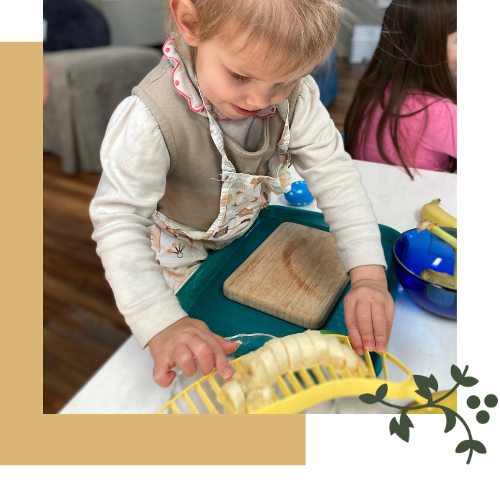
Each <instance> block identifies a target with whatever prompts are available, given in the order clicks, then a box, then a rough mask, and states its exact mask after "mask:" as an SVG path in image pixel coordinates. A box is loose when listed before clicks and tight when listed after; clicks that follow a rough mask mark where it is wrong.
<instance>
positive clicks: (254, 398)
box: [246, 387, 273, 413]
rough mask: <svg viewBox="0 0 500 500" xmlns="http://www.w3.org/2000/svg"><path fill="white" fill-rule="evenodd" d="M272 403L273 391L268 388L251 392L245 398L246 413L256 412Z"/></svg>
mask: <svg viewBox="0 0 500 500" xmlns="http://www.w3.org/2000/svg"><path fill="white" fill-rule="evenodd" d="M272 402H273V391H272V389H271V388H270V387H265V388H263V389H257V390H253V391H251V392H249V393H248V396H247V404H246V408H247V412H248V413H250V412H253V411H257V410H259V409H260V408H262V407H264V406H267V405H269V404H271V403H272Z"/></svg>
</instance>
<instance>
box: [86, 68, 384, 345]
mask: <svg viewBox="0 0 500 500" xmlns="http://www.w3.org/2000/svg"><path fill="white" fill-rule="evenodd" d="M186 105H187V104H186ZM255 120H261V119H260V118H257V117H247V118H245V119H243V120H228V121H220V122H219V125H220V127H221V129H222V130H223V132H224V133H225V134H226V135H229V136H230V137H231V138H232V139H233V140H235V142H237V143H238V144H239V145H240V147H247V148H249V150H252V149H253V150H255V149H256V148H257V146H258V144H259V141H260V136H259V134H261V133H262V131H263V127H262V126H261V123H262V121H261V122H260V123H259V122H255ZM290 131H291V138H290V145H289V151H290V153H291V154H292V163H293V165H294V167H295V169H296V170H297V172H298V173H299V175H301V176H302V177H303V178H304V179H305V181H306V183H307V186H308V188H309V190H310V191H311V193H312V195H313V196H314V197H315V198H316V200H317V203H318V207H319V208H320V209H321V210H322V212H323V214H324V217H325V221H326V222H327V224H328V225H329V227H330V230H331V232H332V234H333V235H334V237H335V239H336V241H337V247H338V251H339V255H340V258H341V260H342V263H343V265H344V267H345V269H346V271H347V272H349V271H350V270H351V269H352V268H354V267H358V266H362V265H370V264H376V265H382V266H384V267H386V262H385V258H384V253H383V249H382V245H381V240H380V231H379V228H378V225H377V221H376V218H375V214H374V212H373V208H372V205H371V202H370V200H369V199H368V196H367V193H366V190H365V189H364V187H363V185H362V184H361V176H360V174H359V172H358V170H357V168H356V166H355V165H354V163H353V161H352V160H351V158H350V156H349V155H348V154H347V153H346V152H345V151H344V148H343V142H342V138H341V136H340V133H339V132H338V131H337V129H336V128H335V126H334V124H333V122H332V120H331V119H330V116H329V114H328V111H327V110H326V109H325V108H324V106H323V105H322V104H321V102H320V100H319V90H318V87H317V85H316V84H315V82H314V80H313V79H312V78H311V77H307V78H305V79H304V80H303V83H302V86H301V89H300V93H299V97H298V99H297V103H296V107H295V112H294V117H293V122H292V124H291V126H290ZM207 140H208V141H210V140H212V139H211V137H210V136H209V135H208V134H207ZM101 162H102V168H103V173H102V177H101V181H100V183H99V186H98V188H97V192H96V195H95V197H94V199H93V200H92V202H91V205H90V216H91V219H92V222H93V224H94V233H93V235H92V237H93V239H94V240H95V241H96V242H97V253H98V255H99V256H100V258H101V259H102V263H103V266H104V269H105V273H106V278H107V280H108V281H109V283H110V285H111V288H112V289H113V292H114V295H115V299H116V303H117V306H118V309H119V310H120V312H121V313H122V314H123V315H124V317H125V320H126V322H127V324H128V325H129V326H130V328H131V330H132V332H133V334H134V335H135V337H136V338H137V340H138V342H139V345H140V346H141V347H142V348H143V347H145V346H146V345H147V343H148V342H149V340H150V339H151V338H152V337H154V336H155V335H156V334H157V333H159V332H160V331H162V330H163V329H165V328H167V327H168V326H170V325H171V324H173V323H175V322H176V321H178V320H179V319H181V318H183V317H185V316H187V314H186V312H185V311H184V310H183V309H182V307H181V305H180V303H179V301H178V299H177V298H176V297H175V295H174V293H173V291H172V290H171V289H170V288H169V287H168V286H167V284H166V283H165V280H164V278H163V273H162V269H161V267H160V266H159V265H158V264H157V263H156V261H155V252H154V250H153V249H152V248H151V242H150V232H149V229H148V227H149V226H151V225H152V224H153V220H152V215H153V213H154V211H155V209H156V206H157V203H158V201H159V200H160V199H161V198H162V197H163V195H164V191H165V186H166V182H167V181H168V179H167V174H168V170H169V165H170V159H169V154H168V150H167V147H166V144H165V141H164V139H163V136H162V133H161V131H160V129H159V127H158V125H157V123H156V121H155V119H154V118H153V116H152V114H151V113H150V111H149V109H148V108H147V107H146V105H145V104H144V103H143V102H142V101H141V99H140V98H139V97H136V96H132V97H128V98H127V99H125V100H124V101H123V102H122V103H121V104H120V105H119V106H118V108H117V109H116V111H115V112H114V114H113V116H112V118H111V120H110V122H109V125H108V128H107V131H106V135H105V138H104V141H103V144H102V148H101ZM180 165H182V162H179V166H180Z"/></svg>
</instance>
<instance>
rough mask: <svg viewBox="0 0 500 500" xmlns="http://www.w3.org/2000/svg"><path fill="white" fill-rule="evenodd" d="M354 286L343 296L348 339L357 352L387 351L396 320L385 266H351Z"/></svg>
mask: <svg viewBox="0 0 500 500" xmlns="http://www.w3.org/2000/svg"><path fill="white" fill-rule="evenodd" d="M350 276H351V290H350V291H349V293H348V294H347V295H346V297H345V299H344V316H345V323H346V326H347V331H348V332H349V340H350V341H351V344H352V347H353V349H354V351H355V352H356V354H359V355H361V354H364V352H365V349H366V350H367V351H373V349H374V348H375V346H376V347H377V350H378V351H379V352H384V351H385V350H386V349H387V344H388V343H389V337H390V335H391V329H392V323H393V320H394V300H393V299H392V297H391V294H390V293H389V292H388V290H387V280H386V277H385V273H384V268H383V267H382V266H360V267H355V268H354V269H351V272H350Z"/></svg>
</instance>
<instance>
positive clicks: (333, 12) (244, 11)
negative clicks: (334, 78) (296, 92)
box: [173, 0, 341, 81]
mask: <svg viewBox="0 0 500 500" xmlns="http://www.w3.org/2000/svg"><path fill="white" fill-rule="evenodd" d="M191 1H192V3H193V5H194V7H195V8H196V12H197V19H196V26H195V31H196V35H197V37H198V38H199V40H200V41H202V42H203V41H206V40H209V39H211V38H212V37H214V36H216V35H222V36H224V38H227V39H234V37H236V36H238V35H239V34H241V33H248V37H247V39H246V41H245V44H244V46H243V47H242V49H241V50H243V49H245V48H248V47H251V48H252V50H261V51H262V56H263V58H266V57H267V56H269V55H271V57H270V60H272V62H273V64H274V69H275V73H276V74H278V73H280V74H279V76H280V77H281V76H286V78H287V80H289V81H292V80H295V79H296V78H298V77H299V76H302V75H301V74H299V73H301V72H303V71H304V69H305V68H311V69H312V67H314V66H316V65H317V64H319V63H320V62H322V61H324V60H326V58H327V57H328V56H329V54H330V52H331V50H332V48H333V45H334V43H335V38H336V36H337V32H338V29H339V26H340V16H341V8H340V0H191ZM173 26H175V24H174V25H173ZM174 44H175V45H176V49H177V50H178V51H180V52H181V53H182V52H183V51H184V52H186V50H187V51H188V52H189V53H188V54H184V55H185V56H186V55H187V56H188V58H189V60H190V62H191V64H192V65H193V67H196V48H195V47H188V48H187V49H186V48H185V47H184V49H183V47H182V44H181V43H179V41H178V40H175V41H174ZM285 67H286V70H285V71H283V68H285Z"/></svg>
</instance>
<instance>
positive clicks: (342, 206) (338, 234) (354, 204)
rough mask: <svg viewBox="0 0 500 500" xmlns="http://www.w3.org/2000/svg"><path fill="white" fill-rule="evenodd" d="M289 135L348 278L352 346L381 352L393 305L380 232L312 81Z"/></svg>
mask: <svg viewBox="0 0 500 500" xmlns="http://www.w3.org/2000/svg"><path fill="white" fill-rule="evenodd" d="M290 131H291V141H290V152H291V153H292V163H293V165H294V166H295V168H296V170H297V172H298V173H299V175H301V176H302V177H303V178H304V179H305V181H306V183H307V185H308V187H309V189H310V191H311V193H312V195H313V196H314V197H315V198H316V201H317V203H318V207H319V208H320V209H321V211H322V212H323V214H324V216H325V221H326V222H327V223H328V225H329V227H330V230H331V232H332V234H333V235H334V236H335V239H336V241H337V247H338V250H339V255H340V258H341V260H342V263H343V264H344V267H345V269H346V271H347V272H349V273H350V277H351V285H352V288H351V291H350V292H349V293H348V295H347V296H346V298H345V300H344V309H345V319H346V325H347V328H348V331H349V338H350V340H351V343H352V345H353V347H354V349H355V351H356V352H358V353H361V354H362V352H363V346H364V347H365V348H366V349H368V350H373V347H374V345H376V347H377V349H378V350H380V351H385V350H386V346H387V343H388V341H389V336H390V331H391V328H392V321H393V317H394V301H393V300H392V297H391V295H390V294H389V292H388V291H387V281H386V278H385V273H384V269H385V268H386V267H387V265H386V261H385V258H384V252H383V248H382V244H381V239H380V230H379V227H378V224H377V219H376V217H375V214H374V212H373V207H372V204H371V202H370V200H369V198H368V195H367V193H366V190H365V188H364V187H363V185H362V183H361V175H360V173H359V171H358V170H357V168H356V166H355V164H354V162H353V161H352V159H351V157H350V156H349V154H348V153H346V152H345V150H344V146H343V141H342V138H341V136H340V133H339V132H338V130H337V129H336V128H335V126H334V124H333V122H332V120H331V119H330V116H329V114H328V111H327V110H326V109H325V108H324V106H323V105H322V104H321V102H320V100H319V90H318V87H317V85H316V84H315V82H314V80H313V79H312V78H311V77H306V78H305V79H304V81H303V84H302V88H301V90H300V94H299V97H298V100H297V103H296V107H295V113H294V117H293V121H292V124H291V127H290ZM360 336H361V339H360Z"/></svg>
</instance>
